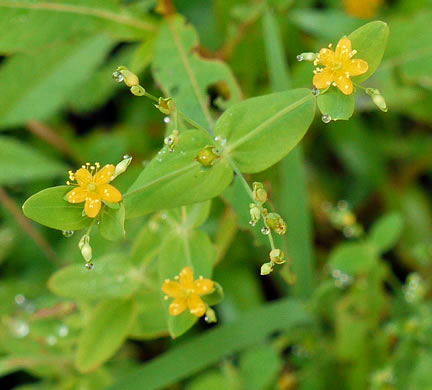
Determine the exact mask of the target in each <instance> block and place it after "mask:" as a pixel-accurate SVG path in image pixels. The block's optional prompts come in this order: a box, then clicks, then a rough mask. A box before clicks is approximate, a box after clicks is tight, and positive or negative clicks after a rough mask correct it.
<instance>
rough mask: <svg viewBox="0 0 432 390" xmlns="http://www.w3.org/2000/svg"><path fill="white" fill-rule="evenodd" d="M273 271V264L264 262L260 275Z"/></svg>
mask: <svg viewBox="0 0 432 390" xmlns="http://www.w3.org/2000/svg"><path fill="white" fill-rule="evenodd" d="M272 272H273V264H272V263H264V264H263V265H262V266H261V275H268V274H271V273H272Z"/></svg>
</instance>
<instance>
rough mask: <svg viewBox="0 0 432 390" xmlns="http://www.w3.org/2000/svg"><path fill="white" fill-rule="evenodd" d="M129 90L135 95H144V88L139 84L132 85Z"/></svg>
mask: <svg viewBox="0 0 432 390" xmlns="http://www.w3.org/2000/svg"><path fill="white" fill-rule="evenodd" d="M130 91H131V92H132V95H135V96H144V95H145V89H144V88H143V87H141V85H134V86H133V87H132V88H131V89H130Z"/></svg>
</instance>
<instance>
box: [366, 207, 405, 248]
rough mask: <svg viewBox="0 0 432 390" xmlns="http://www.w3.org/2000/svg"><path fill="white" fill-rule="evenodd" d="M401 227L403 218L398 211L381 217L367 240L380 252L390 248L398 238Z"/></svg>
mask: <svg viewBox="0 0 432 390" xmlns="http://www.w3.org/2000/svg"><path fill="white" fill-rule="evenodd" d="M402 229H403V219H402V216H401V215H400V214H399V213H391V214H387V215H385V216H383V217H381V218H380V219H379V220H378V221H377V222H376V223H375V224H374V225H373V226H372V230H371V232H370V234H369V242H370V243H371V244H372V245H373V246H374V247H375V248H376V249H377V250H378V251H380V252H386V251H387V250H389V249H391V248H392V247H393V246H394V245H395V244H396V242H397V240H398V239H399V237H400V235H401V233H402Z"/></svg>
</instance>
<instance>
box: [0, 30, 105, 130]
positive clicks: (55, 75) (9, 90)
mask: <svg viewBox="0 0 432 390" xmlns="http://www.w3.org/2000/svg"><path fill="white" fill-rule="evenodd" d="M112 46H113V41H112V40H111V39H109V38H108V37H107V36H105V35H98V36H93V37H90V38H87V39H85V40H80V41H78V42H74V43H73V44H63V45H61V46H56V47H51V48H47V49H45V50H44V51H43V55H38V54H28V55H24V54H20V55H16V56H13V57H12V58H10V59H8V60H7V62H6V64H5V65H4V66H3V67H2V68H1V70H0V85H2V89H1V91H0V126H1V127H11V126H17V125H20V124H22V123H24V122H25V121H27V120H30V119H45V118H47V117H48V116H50V115H51V114H53V113H54V112H55V111H56V110H57V109H59V108H60V107H61V106H62V104H63V103H64V102H65V101H66V100H69V98H70V96H71V93H72V91H73V90H74V89H75V88H76V87H77V86H78V85H80V84H82V83H83V82H84V81H85V80H87V79H88V77H89V76H90V75H91V74H92V73H93V71H94V70H95V69H96V67H97V66H98V65H99V64H100V63H101V62H102V61H103V59H104V58H105V56H106V55H107V53H108V52H109V50H110V49H111V48H112Z"/></svg>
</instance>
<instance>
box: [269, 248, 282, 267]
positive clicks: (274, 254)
mask: <svg viewBox="0 0 432 390" xmlns="http://www.w3.org/2000/svg"><path fill="white" fill-rule="evenodd" d="M269 256H270V260H271V261H272V262H273V263H275V264H283V263H285V261H286V260H285V255H284V253H283V252H282V251H281V250H280V249H272V250H271V252H270V254H269Z"/></svg>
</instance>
